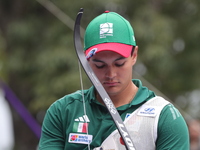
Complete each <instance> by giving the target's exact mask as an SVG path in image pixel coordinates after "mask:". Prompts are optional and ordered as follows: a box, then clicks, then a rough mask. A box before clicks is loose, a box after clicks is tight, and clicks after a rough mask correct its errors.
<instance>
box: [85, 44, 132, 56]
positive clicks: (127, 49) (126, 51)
mask: <svg viewBox="0 0 200 150" xmlns="http://www.w3.org/2000/svg"><path fill="white" fill-rule="evenodd" d="M132 48H133V45H127V44H122V43H101V44H97V45H94V46H92V47H90V48H88V49H87V50H86V51H85V55H86V57H87V58H88V59H89V58H90V57H92V56H93V55H94V54H95V53H98V52H102V51H113V52H116V53H118V54H120V55H122V56H123V57H129V56H130V54H131V51H132ZM94 49H95V51H94V52H93V53H92V55H91V54H90V52H91V51H93V50H94ZM89 55H90V56H89Z"/></svg>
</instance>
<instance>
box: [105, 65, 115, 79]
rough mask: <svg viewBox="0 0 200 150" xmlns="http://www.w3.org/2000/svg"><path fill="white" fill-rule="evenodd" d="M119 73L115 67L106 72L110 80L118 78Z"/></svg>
mask: <svg viewBox="0 0 200 150" xmlns="http://www.w3.org/2000/svg"><path fill="white" fill-rule="evenodd" d="M116 75H117V73H116V70H115V68H114V67H108V69H107V70H106V74H105V76H106V78H109V79H114V78H115V77H116Z"/></svg>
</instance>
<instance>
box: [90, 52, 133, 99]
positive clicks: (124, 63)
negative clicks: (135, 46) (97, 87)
mask: <svg viewBox="0 0 200 150" xmlns="http://www.w3.org/2000/svg"><path fill="white" fill-rule="evenodd" d="M136 59H137V50H135V51H134V54H133V55H132V56H129V57H128V58H125V57H123V56H121V55H120V54H118V53H115V52H112V51H102V52H99V53H97V54H95V55H94V56H92V57H91V58H90V60H89V64H90V66H91V68H92V69H93V71H94V73H95V74H96V76H97V78H98V79H99V81H100V82H101V84H102V85H103V87H104V88H105V90H106V92H107V93H108V94H109V95H110V96H111V95H116V94H119V93H120V92H122V91H123V90H125V89H126V87H128V85H129V84H131V83H132V81H131V79H132V67H133V65H134V64H135V63H136Z"/></svg>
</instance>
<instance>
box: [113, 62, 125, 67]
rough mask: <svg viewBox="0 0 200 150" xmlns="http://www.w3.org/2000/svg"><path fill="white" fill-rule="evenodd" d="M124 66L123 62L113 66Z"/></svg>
mask: <svg viewBox="0 0 200 150" xmlns="http://www.w3.org/2000/svg"><path fill="white" fill-rule="evenodd" d="M124 64H125V62H123V63H121V64H115V66H117V67H122V66H123V65H124Z"/></svg>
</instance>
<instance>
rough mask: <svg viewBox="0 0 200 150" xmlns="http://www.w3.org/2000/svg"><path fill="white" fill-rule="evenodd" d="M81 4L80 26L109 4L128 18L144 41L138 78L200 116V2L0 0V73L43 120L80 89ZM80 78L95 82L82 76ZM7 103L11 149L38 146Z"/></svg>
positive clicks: (140, 41) (186, 113)
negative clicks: (77, 36) (76, 32)
mask: <svg viewBox="0 0 200 150" xmlns="http://www.w3.org/2000/svg"><path fill="white" fill-rule="evenodd" d="M81 7H82V8H84V15H83V18H82V22H81V25H82V27H83V29H85V27H86V26H87V24H88V23H89V22H90V21H91V20H92V19H93V18H94V17H96V16H97V15H100V14H101V13H103V12H104V11H105V10H110V11H115V12H118V13H119V14H121V15H122V16H124V17H125V18H126V19H128V20H129V21H130V23H131V25H132V26H133V28H134V31H135V36H136V41H137V45H138V46H139V56H138V57H139V58H138V62H137V64H136V66H135V67H134V76H133V78H140V79H141V80H142V81H143V82H144V84H145V85H146V86H148V87H150V89H152V90H156V91H158V92H157V93H158V95H164V96H166V97H167V98H169V100H170V101H172V102H173V103H174V104H175V105H176V106H177V107H178V108H179V109H180V111H181V112H183V115H184V117H185V118H186V119H187V118H188V117H189V116H190V117H192V118H198V119H200V118H199V117H200V116H199V115H198V114H200V108H199V106H200V80H199V76H200V69H199V65H200V52H199V47H200V1H199V0H137V1H136V0H135V1H133V0H110V1H107V0H82V1H81V0H80V1H78V0H73V1H72V0H65V1H60V0H38V1H37V0H1V1H0V79H1V80H3V81H4V82H5V83H7V85H9V87H10V88H11V89H12V90H13V91H14V93H15V94H16V95H17V97H18V98H19V99H20V100H21V102H22V103H23V104H24V105H25V107H26V108H27V109H28V110H29V111H30V113H31V114H32V115H33V117H34V118H35V119H36V120H37V122H38V123H39V124H40V125H41V124H42V120H43V117H44V114H45V111H46V110H47V108H48V107H49V106H50V105H51V104H52V103H53V102H54V101H55V100H57V99H59V98H61V97H63V96H64V95H66V94H69V93H71V92H74V91H76V90H78V89H80V78H79V69H78V59H77V57H76V53H75V50H74V43H73V26H74V22H73V21H74V20H75V18H76V15H77V12H78V11H79V8H81ZM83 83H84V88H88V87H89V86H91V83H90V81H89V80H88V78H87V77H86V76H85V75H83ZM155 88H156V89H155ZM10 107H11V110H12V114H13V122H14V133H15V147H14V149H15V150H35V149H36V147H37V144H38V139H37V138H36V136H35V135H34V134H33V133H32V131H31V130H30V129H29V127H28V126H27V125H26V124H25V123H24V121H23V120H22V119H21V118H20V116H19V115H18V114H17V113H16V111H15V110H14V109H13V108H12V106H10Z"/></svg>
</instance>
